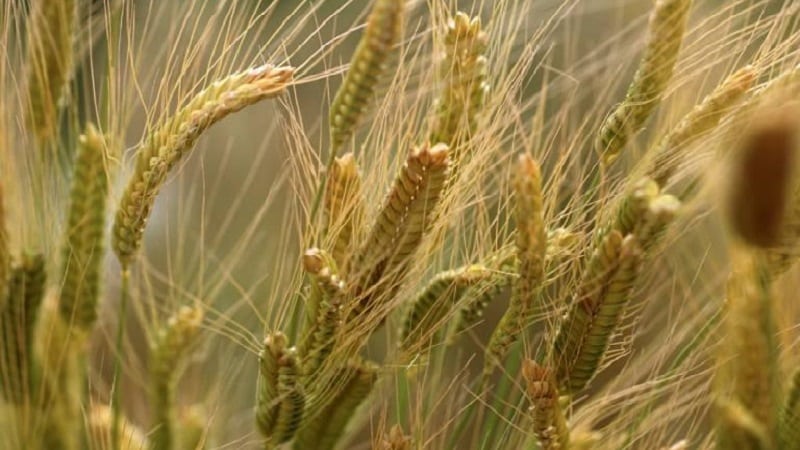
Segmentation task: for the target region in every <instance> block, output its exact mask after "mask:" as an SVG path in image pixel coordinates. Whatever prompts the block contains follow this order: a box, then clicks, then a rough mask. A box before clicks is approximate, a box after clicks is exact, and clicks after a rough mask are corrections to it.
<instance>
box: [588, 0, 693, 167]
mask: <svg viewBox="0 0 800 450" xmlns="http://www.w3.org/2000/svg"><path fill="white" fill-rule="evenodd" d="M691 5H692V0H657V2H656V5H655V9H654V10H653V13H652V14H651V16H650V24H649V29H648V38H647V45H646V47H645V50H644V55H643V56H642V60H641V62H640V63H639V68H638V70H637V71H636V75H634V78H633V81H632V82H631V84H630V86H629V87H628V93H627V95H626V96H625V100H623V101H622V103H621V104H619V106H617V107H616V108H615V109H614V110H613V111H612V112H611V114H610V115H609V116H608V118H607V119H606V120H605V122H604V123H603V125H602V127H601V128H600V132H599V134H598V136H597V143H596V148H597V151H598V152H599V154H600V156H601V158H602V161H603V164H605V165H609V164H611V163H612V162H613V161H614V160H615V159H616V158H617V157H618V156H619V154H620V152H621V151H622V149H623V147H625V144H627V143H628V141H629V140H630V139H631V138H632V137H633V136H634V135H635V134H636V133H638V132H639V131H640V130H641V129H642V128H643V127H644V123H645V122H646V121H647V118H648V117H649V116H650V114H651V113H652V112H653V110H654V109H655V108H656V106H658V104H659V103H660V102H661V97H662V95H663V94H664V90H665V89H666V87H667V85H668V84H669V81H670V80H671V79H672V73H673V70H674V68H675V63H676V62H677V60H678V53H679V52H680V49H681V43H682V42H683V34H684V32H685V29H686V20H687V18H688V16H689V10H690V9H691Z"/></svg>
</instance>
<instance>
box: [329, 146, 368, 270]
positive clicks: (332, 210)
mask: <svg viewBox="0 0 800 450" xmlns="http://www.w3.org/2000/svg"><path fill="white" fill-rule="evenodd" d="M325 212H326V216H327V224H326V229H327V232H326V234H327V236H328V239H329V240H331V241H332V242H333V243H332V244H331V247H330V248H331V249H332V250H331V255H332V257H333V260H334V261H336V265H337V266H338V267H339V271H340V273H342V274H344V273H347V264H348V258H349V256H350V254H351V253H352V251H353V250H354V248H353V242H354V241H355V240H356V237H357V236H356V234H357V232H358V230H359V228H360V227H361V224H362V223H363V221H364V202H363V198H362V192H361V176H360V175H359V173H358V164H357V163H356V159H355V157H354V156H353V154H352V153H347V154H345V155H343V156H342V157H340V158H336V159H335V160H334V162H333V166H332V167H331V172H330V179H329V180H328V182H327V183H326V186H325Z"/></svg>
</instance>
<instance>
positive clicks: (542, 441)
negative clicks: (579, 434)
mask: <svg viewBox="0 0 800 450" xmlns="http://www.w3.org/2000/svg"><path fill="white" fill-rule="evenodd" d="M522 377H523V378H524V379H525V383H526V385H527V394H528V399H529V400H530V402H531V413H532V415H533V433H534V434H535V435H536V438H537V439H538V441H539V446H540V448H541V449H542V450H564V449H567V448H570V447H569V428H568V427H567V421H566V419H565V418H564V412H563V411H562V410H561V405H560V404H559V394H558V387H557V386H556V383H555V380H554V379H553V373H552V371H551V370H550V369H548V368H546V367H543V366H540V365H539V364H537V363H536V362H534V361H533V360H530V359H528V360H526V361H525V362H524V364H523V366H522Z"/></svg>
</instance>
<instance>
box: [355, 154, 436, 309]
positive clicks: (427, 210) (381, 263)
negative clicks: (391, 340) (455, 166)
mask: <svg viewBox="0 0 800 450" xmlns="http://www.w3.org/2000/svg"><path fill="white" fill-rule="evenodd" d="M448 155H449V152H448V148H447V146H446V145H444V144H438V145H435V146H433V147H430V146H428V145H424V146H422V147H419V148H416V149H414V150H413V151H412V152H411V155H409V157H408V159H407V160H406V163H405V164H404V165H403V167H402V169H401V170H400V173H399V174H398V175H397V178H396V179H395V182H394V186H393V187H392V189H391V191H390V192H389V195H388V197H387V199H386V201H385V202H384V205H383V207H382V209H381V211H380V213H379V214H378V218H377V220H376V221H375V224H374V225H373V226H372V228H371V231H370V233H369V235H368V237H367V239H366V241H365V242H364V243H363V245H361V246H360V248H359V251H358V253H357V254H356V257H355V259H354V260H353V261H354V265H353V266H352V267H351V273H352V276H351V278H353V279H354V280H355V284H354V286H353V289H354V290H355V296H356V297H357V298H361V304H360V305H359V308H357V310H356V311H355V313H361V311H360V310H362V309H366V310H367V311H371V310H372V309H373V307H374V306H375V305H374V299H378V298H380V296H381V295H382V294H384V293H385V291H386V289H387V288H390V287H392V286H394V285H395V284H396V281H397V279H399V278H400V277H402V276H403V274H404V273H405V270H406V269H407V266H408V263H409V261H410V259H411V257H412V256H413V254H414V253H415V252H416V250H417V247H419V245H420V244H421V243H422V240H423V238H424V237H425V235H426V234H427V233H428V231H429V230H430V228H431V226H432V224H433V222H434V220H435V218H436V214H435V210H436V206H437V204H438V203H439V200H440V198H441V193H442V189H443V188H444V185H445V181H446V179H447V174H448V168H449V166H450V160H449V157H448ZM384 275H388V276H384ZM364 294H366V295H365V296H364Z"/></svg>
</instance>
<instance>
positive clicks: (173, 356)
mask: <svg viewBox="0 0 800 450" xmlns="http://www.w3.org/2000/svg"><path fill="white" fill-rule="evenodd" d="M202 322H203V310H202V309H200V308H199V307H188V306H184V307H182V308H181V309H180V310H179V311H178V312H177V313H176V314H175V315H174V316H172V317H171V318H170V319H169V320H168V321H167V323H166V326H165V327H164V328H162V329H161V330H159V332H158V336H157V337H156V340H155V342H154V344H153V346H152V348H151V355H150V387H151V392H150V405H151V411H152V413H153V415H154V420H153V422H154V431H153V433H152V435H151V436H150V441H151V444H152V448H153V449H158V450H173V449H175V448H176V447H177V440H178V437H179V435H178V433H177V432H176V429H177V427H178V418H177V412H176V411H175V388H176V385H177V382H178V373H179V370H178V369H179V367H180V365H181V363H182V362H183V361H184V359H185V357H186V352H187V351H188V349H189V348H190V347H191V345H192V344H193V343H194V342H195V340H196V338H197V334H198V332H199V330H200V325H201V324H202Z"/></svg>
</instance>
